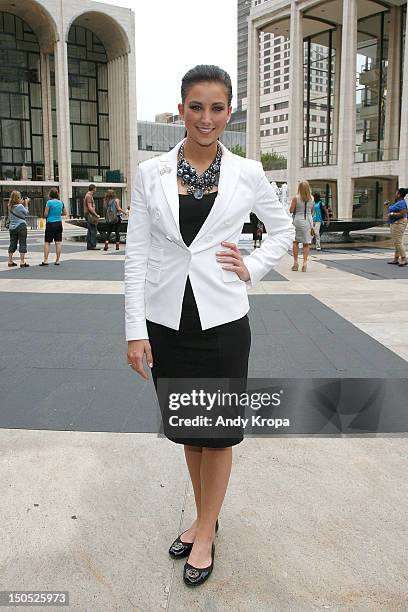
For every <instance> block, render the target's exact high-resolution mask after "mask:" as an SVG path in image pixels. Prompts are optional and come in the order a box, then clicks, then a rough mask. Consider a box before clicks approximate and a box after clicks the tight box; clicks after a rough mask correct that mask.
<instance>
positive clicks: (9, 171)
mask: <svg viewBox="0 0 408 612" xmlns="http://www.w3.org/2000/svg"><path fill="white" fill-rule="evenodd" d="M0 31H1V32H2V33H1V34H0V90H1V93H0V179H9V178H13V179H14V180H19V179H21V176H20V172H21V170H20V168H21V166H22V165H23V164H26V165H27V166H29V168H28V177H29V179H30V180H31V179H33V178H37V177H36V176H34V168H33V167H32V165H31V164H32V163H35V164H36V165H43V162H44V150H43V149H44V143H43V121H42V99H41V80H40V78H41V76H40V48H39V45H38V42H37V37H36V35H35V34H34V32H33V31H32V30H31V28H30V26H29V25H28V24H27V23H25V22H24V21H23V20H22V19H20V17H17V16H16V15H12V14H11V13H6V12H5V13H2V12H0Z"/></svg>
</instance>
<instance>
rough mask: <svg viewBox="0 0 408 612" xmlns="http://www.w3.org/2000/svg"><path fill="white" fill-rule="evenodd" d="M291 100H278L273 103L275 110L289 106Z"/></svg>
mask: <svg viewBox="0 0 408 612" xmlns="http://www.w3.org/2000/svg"><path fill="white" fill-rule="evenodd" d="M288 107H289V102H277V103H276V104H274V105H273V109H274V110H281V109H282V108H288Z"/></svg>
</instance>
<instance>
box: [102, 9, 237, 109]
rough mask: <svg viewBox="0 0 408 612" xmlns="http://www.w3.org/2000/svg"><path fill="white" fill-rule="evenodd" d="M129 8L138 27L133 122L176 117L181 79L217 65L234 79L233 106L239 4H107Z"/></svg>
mask: <svg viewBox="0 0 408 612" xmlns="http://www.w3.org/2000/svg"><path fill="white" fill-rule="evenodd" d="M105 4H110V5H116V6H122V7H126V8H130V9H131V10H132V11H133V12H134V13H135V26H136V87H137V118H138V119H139V120H140V119H141V120H145V121H154V117H155V115H157V114H159V113H164V112H169V113H174V114H177V113H178V110H177V104H178V103H179V102H180V83H181V79H182V77H183V75H184V74H185V73H186V72H187V70H189V69H190V68H193V67H194V66H195V65H196V64H217V65H218V66H220V67H221V68H223V69H224V70H226V71H227V72H228V73H229V74H230V76H231V79H232V85H233V93H234V96H233V99H232V106H233V107H235V106H236V82H237V59H236V58H237V0H201V1H200V0H188V1H187V2H180V1H179V0H111V1H110V2H105Z"/></svg>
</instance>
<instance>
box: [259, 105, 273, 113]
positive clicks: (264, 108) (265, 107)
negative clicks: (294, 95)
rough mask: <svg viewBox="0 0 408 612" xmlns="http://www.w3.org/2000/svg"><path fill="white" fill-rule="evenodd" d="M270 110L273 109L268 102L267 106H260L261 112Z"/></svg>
mask: <svg viewBox="0 0 408 612" xmlns="http://www.w3.org/2000/svg"><path fill="white" fill-rule="evenodd" d="M270 110H271V107H270V105H269V104H267V105H266V106H261V108H260V112H261V113H269V111H270Z"/></svg>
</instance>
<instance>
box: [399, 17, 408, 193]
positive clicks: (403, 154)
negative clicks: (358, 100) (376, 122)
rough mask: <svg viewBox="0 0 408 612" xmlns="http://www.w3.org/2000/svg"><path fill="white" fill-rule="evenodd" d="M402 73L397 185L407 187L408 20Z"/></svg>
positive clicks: (407, 21) (407, 22)
mask: <svg viewBox="0 0 408 612" xmlns="http://www.w3.org/2000/svg"><path fill="white" fill-rule="evenodd" d="M403 61H404V64H403V73H402V98H401V109H402V112H401V126H400V145H399V161H400V172H399V184H400V185H402V186H403V187H408V112H407V109H408V18H407V20H406V26H405V51H404V60H403Z"/></svg>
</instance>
